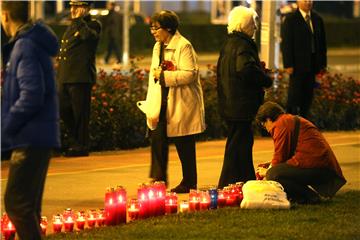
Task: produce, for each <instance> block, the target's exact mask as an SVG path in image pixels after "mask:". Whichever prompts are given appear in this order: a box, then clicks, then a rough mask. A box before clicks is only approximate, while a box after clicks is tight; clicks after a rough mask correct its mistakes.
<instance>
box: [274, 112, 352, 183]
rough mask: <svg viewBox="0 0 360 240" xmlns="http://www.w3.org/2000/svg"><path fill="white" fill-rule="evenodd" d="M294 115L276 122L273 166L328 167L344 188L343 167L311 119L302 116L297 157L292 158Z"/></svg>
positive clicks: (283, 115)
mask: <svg viewBox="0 0 360 240" xmlns="http://www.w3.org/2000/svg"><path fill="white" fill-rule="evenodd" d="M294 128H295V121H294V116H293V115H291V114H282V115H280V116H279V117H278V119H276V121H275V122H274V125H273V128H272V129H271V131H270V134H271V136H272V138H273V140H274V148H275V151H274V156H273V159H272V161H271V165H272V166H275V165H276V164H279V163H285V162H286V163H287V164H290V165H292V166H294V167H299V168H328V169H331V170H333V171H334V172H335V173H336V175H337V176H338V177H339V179H338V180H340V181H338V182H340V185H341V186H342V185H343V184H345V182H346V181H345V178H344V176H343V174H342V171H341V168H340V165H339V163H338V161H337V159H336V157H335V154H334V152H333V151H332V150H331V148H330V146H329V144H328V142H327V141H326V140H325V138H324V136H323V135H322V134H321V132H320V131H319V130H318V129H317V128H316V127H315V126H314V125H313V124H312V123H311V122H310V121H308V120H306V119H304V118H302V117H300V130H299V138H298V143H297V146H296V150H295V154H294V155H293V156H292V157H291V156H290V148H291V141H292V134H293V131H294Z"/></svg>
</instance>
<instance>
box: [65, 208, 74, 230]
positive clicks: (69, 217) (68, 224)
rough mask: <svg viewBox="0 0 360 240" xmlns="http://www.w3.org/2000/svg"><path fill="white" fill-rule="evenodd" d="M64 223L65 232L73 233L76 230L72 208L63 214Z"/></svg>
mask: <svg viewBox="0 0 360 240" xmlns="http://www.w3.org/2000/svg"><path fill="white" fill-rule="evenodd" d="M63 222H64V230H65V232H72V231H73V230H74V224H75V216H74V213H73V211H72V210H71V208H67V209H65V211H64V213H63Z"/></svg>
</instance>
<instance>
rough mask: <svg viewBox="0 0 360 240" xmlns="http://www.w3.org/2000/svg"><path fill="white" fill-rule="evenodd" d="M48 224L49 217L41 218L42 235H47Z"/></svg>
mask: <svg viewBox="0 0 360 240" xmlns="http://www.w3.org/2000/svg"><path fill="white" fill-rule="evenodd" d="M47 226H48V220H47V217H45V216H42V217H41V219H40V229H41V235H43V236H46V230H47Z"/></svg>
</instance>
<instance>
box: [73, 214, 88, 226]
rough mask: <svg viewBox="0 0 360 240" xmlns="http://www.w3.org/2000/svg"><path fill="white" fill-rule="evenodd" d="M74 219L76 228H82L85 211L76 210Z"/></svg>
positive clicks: (84, 220)
mask: <svg viewBox="0 0 360 240" xmlns="http://www.w3.org/2000/svg"><path fill="white" fill-rule="evenodd" d="M75 221H76V228H77V229H78V230H84V228H85V222H86V216H85V212H84V211H79V212H77V214H76V218H75Z"/></svg>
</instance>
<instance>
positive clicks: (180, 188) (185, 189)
mask: <svg viewBox="0 0 360 240" xmlns="http://www.w3.org/2000/svg"><path fill="white" fill-rule="evenodd" d="M190 189H196V185H195V186H191V187H189V186H186V185H184V184H181V183H180V184H179V185H177V186H176V187H175V188H173V189H171V192H175V193H189V192H190Z"/></svg>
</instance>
